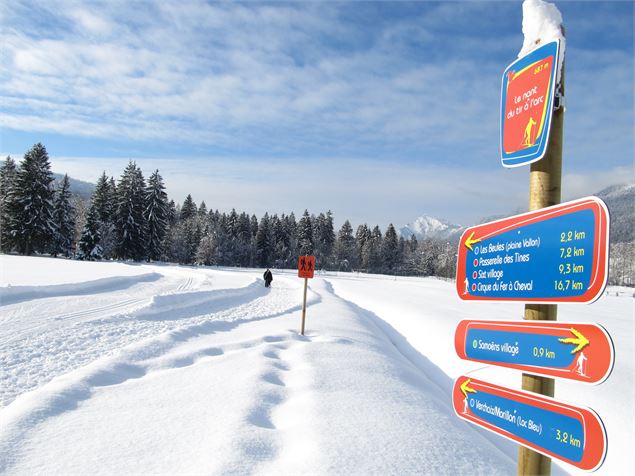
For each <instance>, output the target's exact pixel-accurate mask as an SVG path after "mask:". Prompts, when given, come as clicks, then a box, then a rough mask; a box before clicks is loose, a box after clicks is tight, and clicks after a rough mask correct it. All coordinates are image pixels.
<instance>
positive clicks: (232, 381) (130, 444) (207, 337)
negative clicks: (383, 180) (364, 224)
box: [0, 278, 509, 474]
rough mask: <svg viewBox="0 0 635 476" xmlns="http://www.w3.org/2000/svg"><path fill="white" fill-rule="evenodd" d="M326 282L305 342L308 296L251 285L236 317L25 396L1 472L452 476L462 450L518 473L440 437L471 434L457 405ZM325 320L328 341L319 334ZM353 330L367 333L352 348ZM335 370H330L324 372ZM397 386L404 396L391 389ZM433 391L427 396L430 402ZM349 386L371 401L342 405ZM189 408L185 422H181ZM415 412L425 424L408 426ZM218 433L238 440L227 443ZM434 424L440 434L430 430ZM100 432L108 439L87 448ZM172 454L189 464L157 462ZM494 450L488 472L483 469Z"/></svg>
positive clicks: (1, 439)
mask: <svg viewBox="0 0 635 476" xmlns="http://www.w3.org/2000/svg"><path fill="white" fill-rule="evenodd" d="M315 285H317V289H318V290H319V293H321V294H319V293H318V292H316V291H314V290H311V292H310V299H309V305H310V306H312V305H314V304H320V303H322V302H323V300H325V301H326V306H327V307H324V308H323V310H322V311H318V309H319V308H322V306H318V308H316V310H315V311H314V312H311V316H312V320H309V321H308V323H307V329H308V331H307V335H306V336H301V335H298V333H297V329H295V328H293V329H292V328H290V327H296V324H298V321H297V318H298V316H299V312H298V311H299V310H300V306H298V305H297V303H298V301H299V299H298V298H299V297H300V294H301V287H300V285H299V284H297V282H293V281H292V280H289V279H285V278H278V279H277V281H276V286H275V287H274V288H272V289H270V290H265V288H264V287H263V286H262V284H261V282H260V283H258V286H257V287H255V286H253V285H251V286H248V287H247V288H246V290H248V292H247V293H246V294H245V296H244V297H243V298H244V302H243V303H242V304H239V303H238V302H237V300H236V296H235V295H234V296H233V297H232V299H233V303H234V306H235V307H233V308H231V309H221V310H218V311H217V312H215V313H209V314H207V315H205V316H196V317H192V318H189V319H188V318H185V317H184V318H182V319H179V320H178V321H177V322H178V323H179V325H178V327H176V328H174V329H172V330H169V331H168V332H163V333H161V334H160V335H158V336H154V337H151V338H147V339H145V340H142V341H140V342H137V343H134V344H130V345H127V346H126V347H124V348H121V349H120V350H119V351H118V352H117V353H116V354H114V355H111V356H109V357H102V358H100V359H98V360H96V361H94V362H93V363H91V364H89V365H86V366H84V367H82V368H77V369H76V370H74V371H71V372H68V373H66V374H65V375H62V376H60V377H58V378H56V379H53V380H52V381H51V382H49V383H48V384H45V385H43V386H41V387H40V388H38V389H36V390H35V391H33V392H30V393H26V394H24V395H22V396H20V397H19V398H18V399H16V400H15V401H14V402H13V404H12V405H10V406H9V407H7V408H6V409H5V410H4V412H3V413H2V414H1V415H0V417H1V418H0V427H2V430H0V455H5V456H4V457H2V456H0V472H7V473H10V474H38V473H42V472H47V471H48V472H53V473H59V474H74V473H85V472H86V471H88V470H89V468H90V471H91V472H94V473H95V474H97V473H103V474H118V473H122V472H133V473H149V474H152V473H157V472H162V473H165V472H168V473H178V472H185V473H188V472H192V470H193V469H194V470H195V471H197V472H200V470H201V468H205V469H204V470H205V472H206V473H208V474H303V473H307V472H309V473H311V472H313V471H315V470H316V468H321V469H320V472H321V473H324V474H342V473H345V474H369V473H381V474H388V473H390V468H393V471H394V467H393V464H394V462H396V460H395V458H397V460H399V461H398V463H399V466H398V467H400V468H402V469H406V472H410V471H414V470H415V468H422V467H426V466H424V465H426V464H427V467H428V468H429V469H431V471H433V472H435V473H436V472H438V471H440V472H443V471H444V470H447V469H448V468H447V463H446V458H445V456H444V455H445V454H446V452H447V451H452V449H451V448H448V447H447V446H446V445H448V444H451V445H452V447H454V446H455V445H456V448H454V449H455V450H456V449H460V450H461V453H460V454H459V455H457V456H456V458H457V463H456V464H457V468H463V467H465V464H466V461H468V462H469V467H470V468H473V469H474V470H475V471H476V472H479V471H480V472H481V473H487V474H504V473H505V469H508V468H509V466H508V465H507V464H508V463H507V462H506V460H505V457H504V455H503V454H502V453H501V452H500V450H498V449H497V448H496V447H495V446H490V445H488V444H487V443H485V444H484V446H483V443H480V444H479V445H474V447H472V445H470V444H468V443H467V442H468V441H469V440H468V438H469V437H470V435H471V434H472V429H470V428H467V433H466V434H463V433H459V434H457V435H453V436H452V437H449V436H447V435H445V434H444V433H440V432H439V431H440V428H446V427H447V425H448V422H449V423H450V424H451V426H452V427H456V428H457V429H459V428H463V427H464V426H467V425H464V424H463V423H462V422H459V421H455V419H454V416H453V415H452V411H451V409H450V408H449V405H448V403H447V402H446V401H445V400H446V399H445V398H442V396H441V395H439V394H438V391H437V389H435V388H434V387H435V386H434V385H430V384H431V383H432V381H429V380H428V379H427V378H426V377H424V376H423V373H422V372H421V369H417V365H411V364H413V362H408V360H407V359H405V358H404V355H403V353H402V352H401V351H400V350H399V348H398V346H394V345H395V344H394V342H393V344H392V345H389V346H388V347H386V344H387V342H388V341H390V336H388V335H387V334H384V333H382V332H376V331H377V328H376V327H375V325H376V324H375V323H369V322H366V319H365V318H364V317H355V316H358V314H357V312H356V311H357V310H358V308H356V307H355V306H354V305H352V304H351V303H350V302H348V301H345V300H343V299H341V298H339V297H338V296H337V295H336V294H335V293H334V291H333V289H332V286H331V285H330V284H329V283H325V282H321V283H320V282H316V283H315ZM242 291H245V289H243V290H242ZM194 294H195V295H197V298H196V299H195V301H196V302H195V304H194V305H193V307H192V308H193V309H196V310H200V306H202V305H203V304H204V302H201V301H200V299H199V298H201V297H202V296H201V294H200V293H194ZM172 297H173V299H172V300H171V299H169V297H165V298H164V299H161V300H155V301H154V302H155V303H157V302H158V303H159V305H158V306H157V307H155V308H154V309H153V308H152V306H147V307H145V308H143V309H142V310H141V311H140V312H138V313H137V314H136V319H134V320H135V321H137V322H151V323H154V322H156V321H154V320H153V319H154V318H155V317H156V315H161V313H162V312H164V311H165V309H166V308H169V304H170V302H172V304H177V303H179V302H181V298H182V295H181V294H178V293H177V294H174V295H173V296H172ZM212 302H213V301H212ZM208 304H209V303H208ZM340 315H341V316H342V317H343V319H340V318H339V317H338V316H340ZM271 317H278V318H280V320H277V321H276V322H275V323H274V322H271V321H269V320H268V318H271ZM322 318H325V319H327V320H325V321H324V322H323V324H322V325H327V321H328V322H330V324H328V326H329V328H330V331H329V332H328V333H320V332H312V331H311V329H313V328H314V326H318V322H320V321H322ZM128 319H129V320H130V319H132V317H128ZM351 319H352V321H351ZM170 322H173V321H170ZM120 324H121V322H119V320H118V319H111V320H110V322H108V323H105V325H110V326H112V327H115V328H118V327H120ZM351 326H353V327H352V328H351ZM360 326H361V327H360ZM274 329H277V331H274V332H272V331H273V330H274ZM285 329H286V330H285ZM352 329H358V331H357V333H354V334H356V337H355V338H354V339H353V340H352V339H351V337H350V334H351V330H352ZM360 329H361V333H360ZM135 335H136V336H139V335H141V332H137V333H136V334H135ZM345 336H346V337H345ZM349 357H350V360H349ZM324 359H326V362H329V364H327V366H326V367H325V368H319V367H316V366H315V363H316V362H317V361H321V360H324ZM404 365H405V367H404ZM427 365H429V363H427V364H425V365H424V366H427ZM333 371H334V373H333ZM228 375H229V376H231V377H230V378H229V379H228V378H227V376H228ZM386 377H388V378H389V381H391V382H392V384H393V385H396V388H393V387H392V386H391V385H387V386H386V387H384V383H385V380H384V379H385V378H386ZM219 379H220V380H219ZM395 379H396V380H395ZM349 387H350V389H349ZM428 387H431V390H432V391H431V392H430V393H428V392H427V391H426V392H421V390H422V388H428ZM344 389H346V391H352V392H354V394H356V395H358V396H359V397H360V398H359V399H346V398H345V399H343V400H342V398H341V395H342V394H341V392H342V390H344ZM316 390H319V393H317V394H316ZM320 392H321V393H320ZM316 396H321V397H320V398H319V401H318V400H316ZM141 401H143V402H144V403H143V404H141V405H140V404H139V402H141ZM177 402H178V403H177ZM131 404H132V406H131ZM178 407H181V408H179V410H178V415H177V414H174V413H172V411H174V410H175V409H176V408H178ZM414 408H417V409H418V411H417V414H416V415H417V416H416V417H415V418H416V421H415V422H408V426H407V428H400V425H399V424H398V422H399V421H402V420H401V419H402V418H403V417H405V416H406V415H408V411H410V410H412V409H414ZM73 410H78V411H73ZM163 410H168V412H167V414H166V413H165V412H164V411H163ZM402 412H404V413H403V414H402ZM104 415H107V422H106V421H105V420H104ZM336 415H337V417H336ZM435 415H437V416H435ZM131 419H132V421H131ZM417 422H419V423H417ZM404 423H406V421H404ZM183 424H185V428H187V430H186V431H185V432H184V430H183V428H181V425H183ZM216 425H218V427H219V428H232V429H233V431H232V432H231V433H229V434H225V433H223V432H221V433H220V434H219V433H218V432H217V431H214V428H215V427H216ZM427 427H430V433H427V432H421V431H420V430H419V428H427ZM95 431H98V432H99V433H98V434H99V437H96V435H95V437H92V438H88V439H87V438H86V436H85V435H87V434H92V433H94V432H95ZM138 431H140V432H141V433H140V434H139V435H140V437H141V438H142V439H141V440H139V439H138V437H135V436H134V435H135V432H138ZM360 432H361V435H360V434H358V433H360ZM332 433H333V434H334V435H335V437H334V438H332V437H331V434H332ZM449 434H450V433H448V435H449ZM165 435H170V436H168V438H172V439H173V441H172V443H171V444H170V443H167V444H166V441H165V440H164V438H165ZM176 435H178V437H177V436H176ZM345 435H348V437H349V438H358V440H357V441H356V443H355V445H354V446H352V447H350V448H348V449H346V448H342V447H341V446H340V442H341V441H344V440H342V438H347V437H346V436H345ZM355 435H356V436H355ZM362 435H363V436H362ZM412 437H415V440H416V441H413V440H412ZM175 438H176V439H175ZM55 439H59V441H64V447H65V448H66V450H65V453H64V457H62V458H60V455H58V454H56V452H55V451H54V450H52V451H51V450H49V449H48V448H50V442H51V441H54V440H55ZM422 444H424V445H426V446H421V445H422ZM424 447H425V448H426V450H425V451H416V450H417V449H423V448H424ZM16 448H18V450H16ZM38 448H40V449H38ZM75 448H77V450H76V453H73V452H74V451H75ZM131 448H132V449H131ZM166 448H170V451H174V452H175V454H177V455H179V456H178V457H177V458H169V457H168V459H167V460H166V459H165V458H166V457H165V456H164V455H162V458H157V456H158V455H157V451H165V450H166ZM201 448H208V451H201ZM316 448H320V450H319V451H316ZM483 448H485V449H486V450H487V451H488V452H490V453H491V457H492V460H491V462H490V461H478V460H475V458H477V455H478V454H479V451H482V449H483ZM130 451H133V452H134V453H135V457H133V458H130ZM369 451H370V454H369ZM67 452H68V454H67ZM187 452H191V454H190V455H188V454H187ZM118 454H119V455H121V456H123V458H118V457H116V455H118ZM104 455H105V456H104ZM405 455H407V456H405ZM113 456H115V457H113ZM190 457H191V459H190ZM404 457H405V459H404ZM323 458H326V459H325V460H324V461H322V459H323ZM119 464H121V465H122V466H118V465H119ZM166 464H168V466H167V467H166V466H165V465H166ZM187 465H190V466H187ZM387 471H388V473H387ZM395 474H398V473H395Z"/></svg>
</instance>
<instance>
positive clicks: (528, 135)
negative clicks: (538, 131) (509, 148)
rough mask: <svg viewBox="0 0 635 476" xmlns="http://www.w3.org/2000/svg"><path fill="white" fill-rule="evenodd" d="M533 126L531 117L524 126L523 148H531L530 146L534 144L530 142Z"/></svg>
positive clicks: (534, 123) (534, 122) (533, 122)
mask: <svg viewBox="0 0 635 476" xmlns="http://www.w3.org/2000/svg"><path fill="white" fill-rule="evenodd" d="M535 125H536V121H535V120H534V118H533V117H530V118H529V122H527V125H526V126H525V135H524V137H523V146H524V147H531V146H532V145H534V142H533V141H532V140H531V130H532V129H533V127H534V126H535Z"/></svg>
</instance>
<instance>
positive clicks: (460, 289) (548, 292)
mask: <svg viewBox="0 0 635 476" xmlns="http://www.w3.org/2000/svg"><path fill="white" fill-rule="evenodd" d="M608 244H609V214H608V210H607V208H606V205H605V204H604V202H603V201H602V200H600V199H599V198H596V197H587V198H582V199H580V200H574V201H572V202H567V203H563V204H560V205H556V206H553V207H548V208H541V209H540V210H536V211H533V212H529V213H523V214H521V215H516V216H513V217H509V218H505V219H502V220H497V221H493V222H489V223H484V224H482V225H477V226H474V227H471V228H468V229H467V230H466V231H465V232H464V233H463V235H462V236H461V240H460V242H459V253H458V258H457V270H456V286H457V293H458V295H459V297H460V298H461V299H464V300H468V301H487V300H489V301H524V302H535V303H553V302H580V303H588V302H592V301H594V300H596V299H597V298H598V297H599V296H600V295H601V294H602V292H603V291H604V288H605V286H606V280H607V275H608Z"/></svg>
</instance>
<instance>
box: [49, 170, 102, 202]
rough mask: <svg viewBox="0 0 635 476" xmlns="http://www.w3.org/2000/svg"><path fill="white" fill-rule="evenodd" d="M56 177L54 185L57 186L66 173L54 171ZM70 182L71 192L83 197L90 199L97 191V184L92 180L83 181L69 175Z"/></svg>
mask: <svg viewBox="0 0 635 476" xmlns="http://www.w3.org/2000/svg"><path fill="white" fill-rule="evenodd" d="M53 178H54V179H55V182H54V187H55V188H57V184H58V183H59V182H60V181H61V180H62V179H63V178H64V174H56V173H53ZM68 180H69V182H70V186H71V187H70V189H71V193H73V194H75V195H79V196H80V197H82V198H85V199H89V198H90V197H91V195H92V194H93V192H94V191H95V184H94V183H90V182H83V181H81V180H77V179H74V178H72V177H68Z"/></svg>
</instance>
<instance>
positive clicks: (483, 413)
mask: <svg viewBox="0 0 635 476" xmlns="http://www.w3.org/2000/svg"><path fill="white" fill-rule="evenodd" d="M452 402H453V406H454V411H455V412H456V414H457V416H458V417H459V418H462V419H464V420H466V421H468V422H470V423H473V424H475V425H478V426H481V427H483V428H486V429H488V430H490V431H492V432H494V433H497V434H498V435H501V436H504V437H506V438H508V439H510V440H512V441H515V442H516V443H519V444H521V445H523V446H526V447H528V448H531V449H533V450H534V451H538V452H539V453H542V454H544V455H547V456H550V457H553V458H557V459H559V460H561V461H565V462H567V463H569V464H571V465H573V466H576V467H577V468H580V469H582V470H585V471H594V470H596V469H597V468H599V467H600V466H601V465H602V463H603V461H604V458H605V456H606V449H607V440H606V430H605V429H604V425H603V424H602V421H601V420H600V418H599V417H598V416H597V415H596V414H595V412H594V411H593V410H591V409H589V408H584V407H575V406H573V405H569V404H566V403H563V402H558V401H556V400H553V399H550V398H548V397H543V396H539V395H536V394H532V393H529V392H521V391H518V390H512V389H508V388H505V387H500V386H498V385H494V384H491V383H489V382H484V381H482V380H477V379H474V378H468V377H465V376H461V377H459V378H458V379H457V380H456V381H455V383H454V388H453V393H452Z"/></svg>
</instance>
